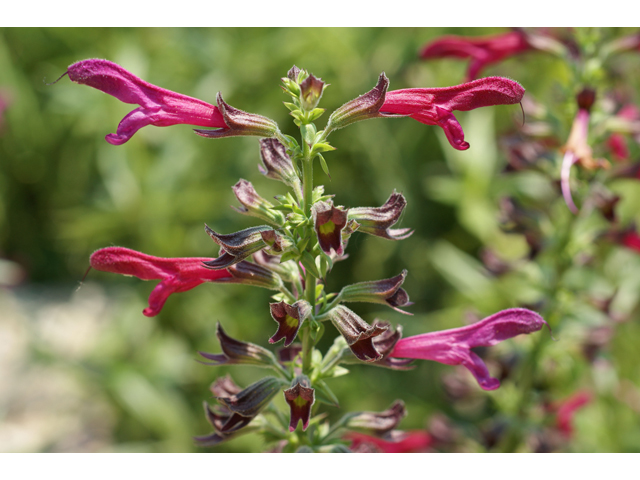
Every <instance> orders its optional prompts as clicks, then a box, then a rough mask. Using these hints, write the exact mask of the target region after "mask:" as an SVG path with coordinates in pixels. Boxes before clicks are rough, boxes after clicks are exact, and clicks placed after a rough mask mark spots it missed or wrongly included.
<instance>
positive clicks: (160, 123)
mask: <svg viewBox="0 0 640 480" xmlns="http://www.w3.org/2000/svg"><path fill="white" fill-rule="evenodd" d="M66 73H67V74H68V75H69V78H70V79H71V81H73V82H75V83H79V84H83V85H89V86H90V87H93V88H97V89H98V90H101V91H103V92H104V93H108V94H109V95H112V96H114V97H116V98H117V99H118V100H120V101H122V102H124V103H132V104H137V105H140V107H139V108H136V109H135V110H132V111H131V112H129V113H128V114H127V115H126V116H125V117H124V118H123V119H122V121H121V122H120V124H119V125H118V130H117V133H115V134H114V133H110V134H109V135H107V136H106V137H105V140H106V141H107V142H109V143H110V144H112V145H122V144H123V143H126V142H127V141H129V139H130V138H131V137H132V136H133V134H134V133H136V132H137V131H138V130H139V129H141V128H142V127H145V126H147V125H155V126H156V127H168V126H170V125H178V124H187V125H198V126H200V127H215V128H223V129H228V128H229V127H228V126H227V124H226V123H225V121H224V118H223V116H222V114H221V112H220V111H219V110H218V107H215V106H213V105H211V104H209V103H207V102H203V101H202V100H198V99H197V98H193V97H188V96H187V95H182V94H181V93H176V92H172V91H171V90H166V89H164V88H160V87H157V86H156V85H152V84H151V83H148V82H145V81H144V80H142V79H141V78H138V77H136V76H135V75H133V74H132V73H130V72H128V71H127V70H125V69H124V68H122V67H121V66H120V65H117V64H115V63H113V62H110V61H109V60H101V59H98V58H93V59H90V60H83V61H81V62H77V63H74V64H73V65H70V66H69V69H68V70H67V72H66Z"/></svg>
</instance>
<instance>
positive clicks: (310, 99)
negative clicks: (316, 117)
mask: <svg viewBox="0 0 640 480" xmlns="http://www.w3.org/2000/svg"><path fill="white" fill-rule="evenodd" d="M324 87H325V83H324V82H323V81H322V80H320V79H319V78H316V77H314V76H313V75H309V76H308V77H307V78H306V79H304V80H303V81H302V83H300V103H301V105H302V108H303V109H304V110H306V111H311V110H313V109H314V108H316V107H317V106H318V102H319V101H320V98H321V97H322V92H323V91H324Z"/></svg>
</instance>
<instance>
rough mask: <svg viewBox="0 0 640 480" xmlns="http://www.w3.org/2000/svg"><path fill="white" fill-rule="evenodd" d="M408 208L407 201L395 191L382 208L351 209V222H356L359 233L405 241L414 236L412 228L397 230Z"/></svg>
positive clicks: (349, 216)
mask: <svg viewBox="0 0 640 480" xmlns="http://www.w3.org/2000/svg"><path fill="white" fill-rule="evenodd" d="M406 206H407V200H406V199H405V198H404V196H403V195H402V194H401V193H397V192H396V191H395V190H394V192H393V193H392V194H391V196H390V197H389V198H388V199H387V201H386V202H385V203H384V205H382V206H381V207H357V208H351V209H349V215H348V218H349V220H350V221H351V220H355V221H356V222H357V223H358V225H359V227H358V230H357V231H359V232H363V233H368V234H369V235H375V236H377V237H382V238H386V239H389V240H404V239H405V238H408V237H410V236H411V235H412V234H413V230H411V229H410V228H395V229H391V228H390V227H392V226H393V225H395V224H396V223H398V220H400V216H401V215H402V212H403V210H404V207H406Z"/></svg>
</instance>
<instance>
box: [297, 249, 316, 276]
mask: <svg viewBox="0 0 640 480" xmlns="http://www.w3.org/2000/svg"><path fill="white" fill-rule="evenodd" d="M300 261H301V262H302V265H303V266H304V268H305V269H306V270H307V271H308V272H310V273H311V275H313V276H314V277H316V278H320V272H318V268H317V267H316V262H315V260H314V258H313V257H312V256H311V254H310V253H309V252H304V253H303V254H302V258H301V259H300Z"/></svg>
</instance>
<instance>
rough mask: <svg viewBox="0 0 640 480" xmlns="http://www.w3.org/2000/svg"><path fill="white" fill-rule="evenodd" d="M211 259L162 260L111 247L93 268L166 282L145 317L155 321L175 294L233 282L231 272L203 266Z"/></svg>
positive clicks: (97, 255) (153, 294) (151, 300)
mask: <svg viewBox="0 0 640 480" xmlns="http://www.w3.org/2000/svg"><path fill="white" fill-rule="evenodd" d="M211 260H212V259H211V258H159V257H153V256H151V255H146V254H144V253H141V252H136V251H135V250H129V249H128V248H122V247H108V248H102V249H100V250H97V251H96V252H94V253H93V255H91V260H90V263H91V266H92V267H93V268H95V269H96V270H100V271H103V272H112V273H119V274H121V275H132V276H134V277H138V278H139V279H141V280H162V281H161V282H160V283H159V284H158V285H157V286H156V288H154V289H153V291H152V292H151V295H149V307H148V308H145V309H144V310H143V311H142V313H143V314H144V315H146V316H147V317H153V316H155V315H157V314H158V313H160V310H162V307H163V306H164V303H165V302H166V301H167V298H169V295H171V294H172V293H178V292H186V291H187V290H191V289H192V288H194V287H197V286H198V285H200V284H201V283H204V282H217V281H222V280H223V279H225V278H231V277H232V274H231V273H229V272H228V271H227V270H211V269H210V268H205V267H203V266H202V262H206V261H211Z"/></svg>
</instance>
